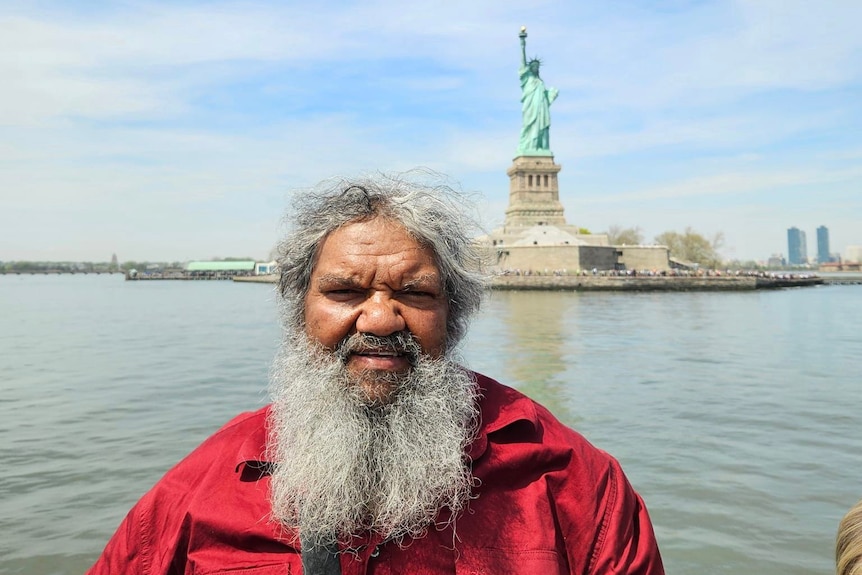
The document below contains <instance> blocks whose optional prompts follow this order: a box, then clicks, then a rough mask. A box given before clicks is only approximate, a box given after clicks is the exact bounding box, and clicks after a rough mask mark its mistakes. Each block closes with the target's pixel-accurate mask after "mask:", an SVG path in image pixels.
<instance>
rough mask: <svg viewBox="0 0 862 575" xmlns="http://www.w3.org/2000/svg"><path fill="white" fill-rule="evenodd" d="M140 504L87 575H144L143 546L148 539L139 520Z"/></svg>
mask: <svg viewBox="0 0 862 575" xmlns="http://www.w3.org/2000/svg"><path fill="white" fill-rule="evenodd" d="M139 505H140V503H138V505H136V506H135V507H133V508H132V510H131V511H129V513H128V515H126V518H125V519H123V522H122V523H120V526H119V527H118V528H117V531H116V532H114V535H113V537H111V539H110V540H109V541H108V544H107V545H106V546H105V549H104V551H102V554H101V555H100V556H99V559H98V560H97V561H96V563H95V564H94V565H93V566H92V567H90V569H89V570H88V571H87V573H86V575H115V574H118V573H123V574H129V575H144V573H146V571H145V568H144V562H143V548H142V544H143V542H144V541H145V540H146V539H147V538H146V536H145V534H144V533H143V532H142V529H141V523H140V521H139V520H138V508H139Z"/></svg>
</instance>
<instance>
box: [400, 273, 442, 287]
mask: <svg viewBox="0 0 862 575" xmlns="http://www.w3.org/2000/svg"><path fill="white" fill-rule="evenodd" d="M431 288H434V289H439V288H440V277H439V276H438V275H437V274H424V275H421V276H419V277H415V278H413V279H411V280H408V281H406V282H404V285H402V286H401V289H402V290H403V291H410V290H417V289H431Z"/></svg>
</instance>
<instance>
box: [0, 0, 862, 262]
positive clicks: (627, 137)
mask: <svg viewBox="0 0 862 575" xmlns="http://www.w3.org/2000/svg"><path fill="white" fill-rule="evenodd" d="M860 22H862V2H860V1H859V0H823V1H821V2H811V1H810V0H738V1H731V0H689V1H685V0H559V1H552V0H548V1H542V0H529V1H528V0H521V1H518V2H515V1H510V0H473V1H470V2H466V1H464V0H456V1H450V0H439V1H437V2H409V1H406V0H403V1H398V2H396V1H392V0H390V1H379V0H365V1H355V2H352V1H330V2H294V1H292V0H287V1H284V0H282V1H265V0H260V1H256V2H243V1H225V2H198V1H192V0H172V1H165V2H159V1H151V0H132V1H122V0H119V1H111V2H100V1H95V0H93V1H89V0H63V1H41V0H26V1H18V0H0V31H2V33H0V261H13V260H53V261H108V260H110V258H111V255H112V254H117V256H118V258H119V260H120V261H121V262H122V261H129V260H133V261H141V260H148V261H186V260H193V259H210V258H216V257H252V258H255V259H258V260H265V259H268V258H269V256H270V253H271V252H272V250H273V247H274V246H275V245H276V243H277V242H278V240H279V237H280V236H281V235H282V234H283V233H284V230H285V227H284V212H285V209H286V208H287V207H288V206H289V203H290V199H291V197H292V196H293V194H296V193H299V192H298V190H302V189H303V188H306V189H307V188H308V187H309V186H313V185H314V184H316V183H317V182H319V181H321V180H323V179H326V178H330V177H332V176H351V175H361V174H367V173H374V172H386V173H392V172H401V171H405V170H409V169H411V168H414V167H420V166H421V167H427V168H431V169H433V170H436V171H439V172H442V173H443V174H446V175H447V176H448V177H449V178H451V179H452V180H453V181H454V182H457V183H458V184H459V185H460V188H461V189H462V190H463V191H465V192H467V193H468V194H470V195H471V196H473V197H474V199H475V201H476V203H477V205H478V208H479V213H480V214H481V217H482V224H483V226H484V227H485V228H486V229H488V230H490V229H493V228H494V227H496V226H499V225H501V224H502V222H503V220H504V211H505V208H506V206H507V204H508V190H509V179H508V176H507V175H506V169H507V168H508V167H509V166H510V165H511V162H512V159H513V158H514V156H515V152H516V149H517V146H518V137H519V131H520V127H521V114H520V86H519V83H518V66H519V63H520V45H519V40H518V32H519V29H520V27H521V26H522V25H525V26H527V31H528V34H529V36H528V38H527V55H528V57H532V56H539V57H540V58H541V59H542V70H541V74H542V77H543V79H544V81H545V83H546V84H547V86H548V87H555V88H558V89H559V90H560V96H559V98H558V99H557V100H556V101H555V102H554V103H553V105H552V107H551V121H552V125H551V131H550V132H551V133H550V142H551V150H552V151H553V153H554V157H555V161H556V162H557V163H558V164H560V165H562V171H561V172H560V175H559V181H560V200H561V202H562V203H563V206H564V207H565V216H566V219H567V221H568V223H570V224H575V225H578V226H581V227H585V228H588V229H589V230H591V231H592V232H595V233H598V232H603V231H606V230H607V229H608V228H609V227H610V226H621V227H639V228H640V229H641V230H642V232H643V234H644V237H645V239H646V240H647V242H651V241H652V239H653V238H655V236H657V235H659V234H661V233H663V232H665V231H679V232H682V231H684V230H685V229H686V228H687V227H691V228H692V229H693V230H695V231H696V232H698V233H701V234H702V235H704V236H707V237H712V236H713V235H714V234H717V233H721V234H723V236H724V246H723V247H722V248H721V250H720V252H721V254H722V255H723V256H724V257H725V258H728V259H741V260H751V259H753V260H765V259H766V258H768V257H769V256H770V255H771V254H783V255H785V256H786V255H787V228H789V227H791V226H796V227H799V228H800V229H802V230H803V231H805V232H806V233H807V236H808V252H809V255H810V256H815V255H816V228H817V227H818V226H821V225H825V226H827V227H828V228H829V231H830V244H831V246H830V248H831V251H832V252H835V253H843V252H844V250H845V247H846V246H848V245H860V244H862V33H860V32H859V23H860Z"/></svg>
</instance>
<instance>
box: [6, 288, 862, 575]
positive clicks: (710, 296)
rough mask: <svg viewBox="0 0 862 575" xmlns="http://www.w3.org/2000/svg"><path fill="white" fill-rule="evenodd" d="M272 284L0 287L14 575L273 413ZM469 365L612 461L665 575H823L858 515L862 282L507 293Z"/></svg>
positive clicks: (57, 558)
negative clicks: (242, 426) (235, 427)
mask: <svg viewBox="0 0 862 575" xmlns="http://www.w3.org/2000/svg"><path fill="white" fill-rule="evenodd" d="M279 337H280V334H279V324H278V318H277V315H276V304H275V295H274V292H273V286H272V285H268V284H237V283H233V282H229V281H210V282H171V281H162V282H155V281H154V282H125V281H123V279H122V277H120V276H117V275H114V276H105V275H103V276H93V275H88V276H82V275H74V276H70V275H66V276H0V460H1V461H2V462H3V465H2V470H0V573H2V574H10V575H11V574H39V575H42V574H67V573H68V574H77V573H82V572H83V571H85V570H86V568H87V567H88V566H89V565H90V564H91V563H92V562H93V561H94V560H95V558H96V556H97V555H98V553H99V551H100V550H101V548H102V547H103V546H104V544H105V542H106V541H107V539H108V538H109V537H110V535H111V534H112V533H113V531H114V529H115V528H116V526H117V525H118V523H119V522H120V520H121V519H122V518H123V516H124V515H125V513H126V512H127V511H128V509H129V508H130V507H131V505H132V504H133V503H134V502H135V501H136V500H137V499H138V497H140V496H141V495H142V494H143V493H144V491H146V490H147V489H148V488H149V487H150V486H151V485H152V484H153V483H154V482H155V481H157V480H158V478H159V477H160V476H161V475H162V474H163V473H164V472H165V471H166V470H167V469H168V468H169V467H170V466H171V465H173V464H174V463H176V462H177V461H178V460H179V459H180V458H182V457H183V456H184V455H185V454H186V453H188V452H189V451H190V450H191V449H193V448H194V447H195V446H196V445H197V444H198V443H200V442H201V441H202V440H203V439H204V438H205V437H207V436H208V435H209V434H210V433H212V432H213V431H214V430H216V429H217V428H218V427H219V426H221V424H223V423H224V422H225V421H227V420H228V419H230V418H231V417H233V416H234V415H236V414H237V413H238V412H241V411H245V410H252V409H256V408H258V407H260V406H262V405H264V404H265V403H266V401H267V398H266V386H267V378H268V371H269V366H270V362H271V360H272V357H273V354H274V352H275V349H276V346H277V345H278V342H279ZM462 354H463V356H464V361H465V362H466V363H467V364H468V365H469V366H470V367H472V368H474V369H476V370H477V371H481V372H483V373H485V374H487V375H489V376H492V377H494V378H496V379H499V380H500V381H502V382H503V383H507V384H509V385H512V386H513V387H516V388H518V389H520V390H522V391H523V392H525V393H527V394H528V395H530V396H531V397H533V398H534V399H536V400H538V401H539V402H541V403H543V404H545V405H546V406H547V407H549V408H550V409H551V411H553V412H554V413H555V414H556V415H557V416H558V417H559V418H560V419H562V420H563V421H564V422H566V423H567V424H569V425H571V426H572V427H574V428H575V429H577V430H578V431H580V432H581V433H582V434H583V435H585V436H586V437H587V438H588V439H589V440H590V441H592V442H593V443H594V444H596V445H598V446H599V447H601V448H603V449H605V450H606V451H608V452H610V453H612V454H613V455H614V456H615V457H617V458H618V459H619V460H620V461H621V463H622V465H623V468H624V469H625V471H626V473H627V474H628V476H629V479H630V481H631V482H632V483H633V484H634V486H635V488H636V489H637V490H638V491H639V492H640V493H641V495H642V496H643V497H644V499H645V501H646V503H647V506H648V507H649V509H650V512H651V515H652V519H653V523H654V525H655V529H656V533H657V536H658V539H659V545H660V547H661V550H662V555H663V557H664V560H665V565H666V569H667V572H668V573H671V574H689V573H701V574H703V573H734V574H737V573H750V574H759V575H769V574H779V573H780V574H784V575H786V574H797V573H798V574H803V573H804V574H812V573H814V574H824V575H825V574H828V573H830V572H832V571H833V558H832V553H833V544H834V536H835V530H836V528H837V523H838V520H839V519H840V517H841V516H842V515H843V514H844V512H845V511H846V510H847V509H848V508H849V507H850V506H851V504H853V503H854V502H855V501H856V500H858V499H860V498H862V401H860V399H862V286H855V285H830V286H819V287H810V288H800V289H788V290H779V291H751V292H728V293H648V294H629V293H563V292H496V293H493V294H491V296H490V297H489V299H488V300H487V302H486V305H485V307H484V309H483V311H482V313H481V315H480V316H479V317H478V318H477V319H476V320H475V321H474V322H473V326H472V329H471V331H470V334H469V336H468V338H467V340H466V341H465V343H464V345H463V348H462Z"/></svg>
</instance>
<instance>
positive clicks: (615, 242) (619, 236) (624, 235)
mask: <svg viewBox="0 0 862 575" xmlns="http://www.w3.org/2000/svg"><path fill="white" fill-rule="evenodd" d="M643 241H644V234H643V231H641V229H640V227H634V228H624V227H622V226H617V225H613V226H610V227H609V228H608V243H609V244H610V245H612V246H621V245H623V244H625V245H627V246H638V245H640V244H642V243H643Z"/></svg>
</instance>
